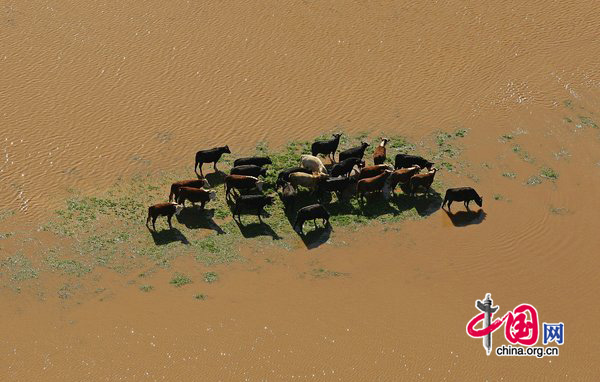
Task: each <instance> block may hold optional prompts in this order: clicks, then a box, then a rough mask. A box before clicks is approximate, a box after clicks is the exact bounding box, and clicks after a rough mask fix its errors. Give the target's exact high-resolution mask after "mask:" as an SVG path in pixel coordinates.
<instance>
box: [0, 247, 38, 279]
mask: <svg viewBox="0 0 600 382" xmlns="http://www.w3.org/2000/svg"><path fill="white" fill-rule="evenodd" d="M0 269H1V270H2V271H3V272H2V273H4V272H6V273H7V274H8V275H10V279H11V280H13V281H25V280H31V279H35V278H37V277H38V275H39V270H38V269H37V268H35V267H34V266H33V264H32V263H31V260H29V259H28V258H27V257H25V256H23V254H21V253H16V254H15V255H13V256H10V257H7V258H6V259H4V260H2V261H0Z"/></svg>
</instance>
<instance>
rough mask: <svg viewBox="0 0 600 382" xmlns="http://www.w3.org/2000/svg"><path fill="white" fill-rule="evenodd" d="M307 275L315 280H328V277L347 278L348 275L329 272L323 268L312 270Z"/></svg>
mask: <svg viewBox="0 0 600 382" xmlns="http://www.w3.org/2000/svg"><path fill="white" fill-rule="evenodd" d="M309 275H310V276H312V277H314V278H316V279H323V278H329V277H340V276H348V275H349V273H344V272H336V271H331V270H329V269H325V268H313V269H312V270H311V271H310V272H309Z"/></svg>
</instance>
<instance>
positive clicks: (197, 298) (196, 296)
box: [194, 293, 208, 300]
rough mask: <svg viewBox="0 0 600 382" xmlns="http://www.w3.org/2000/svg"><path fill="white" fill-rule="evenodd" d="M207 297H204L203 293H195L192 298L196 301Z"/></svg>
mask: <svg viewBox="0 0 600 382" xmlns="http://www.w3.org/2000/svg"><path fill="white" fill-rule="evenodd" d="M207 297H208V296H207V295H205V294H204V293H197V294H195V295H194V298H195V299H196V300H206V298H207Z"/></svg>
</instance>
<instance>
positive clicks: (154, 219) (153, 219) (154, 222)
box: [152, 216, 158, 232]
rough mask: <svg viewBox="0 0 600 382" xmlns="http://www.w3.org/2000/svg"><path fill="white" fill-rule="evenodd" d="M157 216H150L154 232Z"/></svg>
mask: <svg viewBox="0 0 600 382" xmlns="http://www.w3.org/2000/svg"><path fill="white" fill-rule="evenodd" d="M157 217H158V216H152V229H153V230H154V232H156V218H157Z"/></svg>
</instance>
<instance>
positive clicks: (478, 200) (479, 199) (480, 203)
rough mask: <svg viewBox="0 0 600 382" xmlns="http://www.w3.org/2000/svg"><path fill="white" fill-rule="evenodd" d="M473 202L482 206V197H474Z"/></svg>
mask: <svg viewBox="0 0 600 382" xmlns="http://www.w3.org/2000/svg"><path fill="white" fill-rule="evenodd" d="M475 203H477V205H478V206H479V207H483V197H481V196H480V197H479V198H477V199H475Z"/></svg>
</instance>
